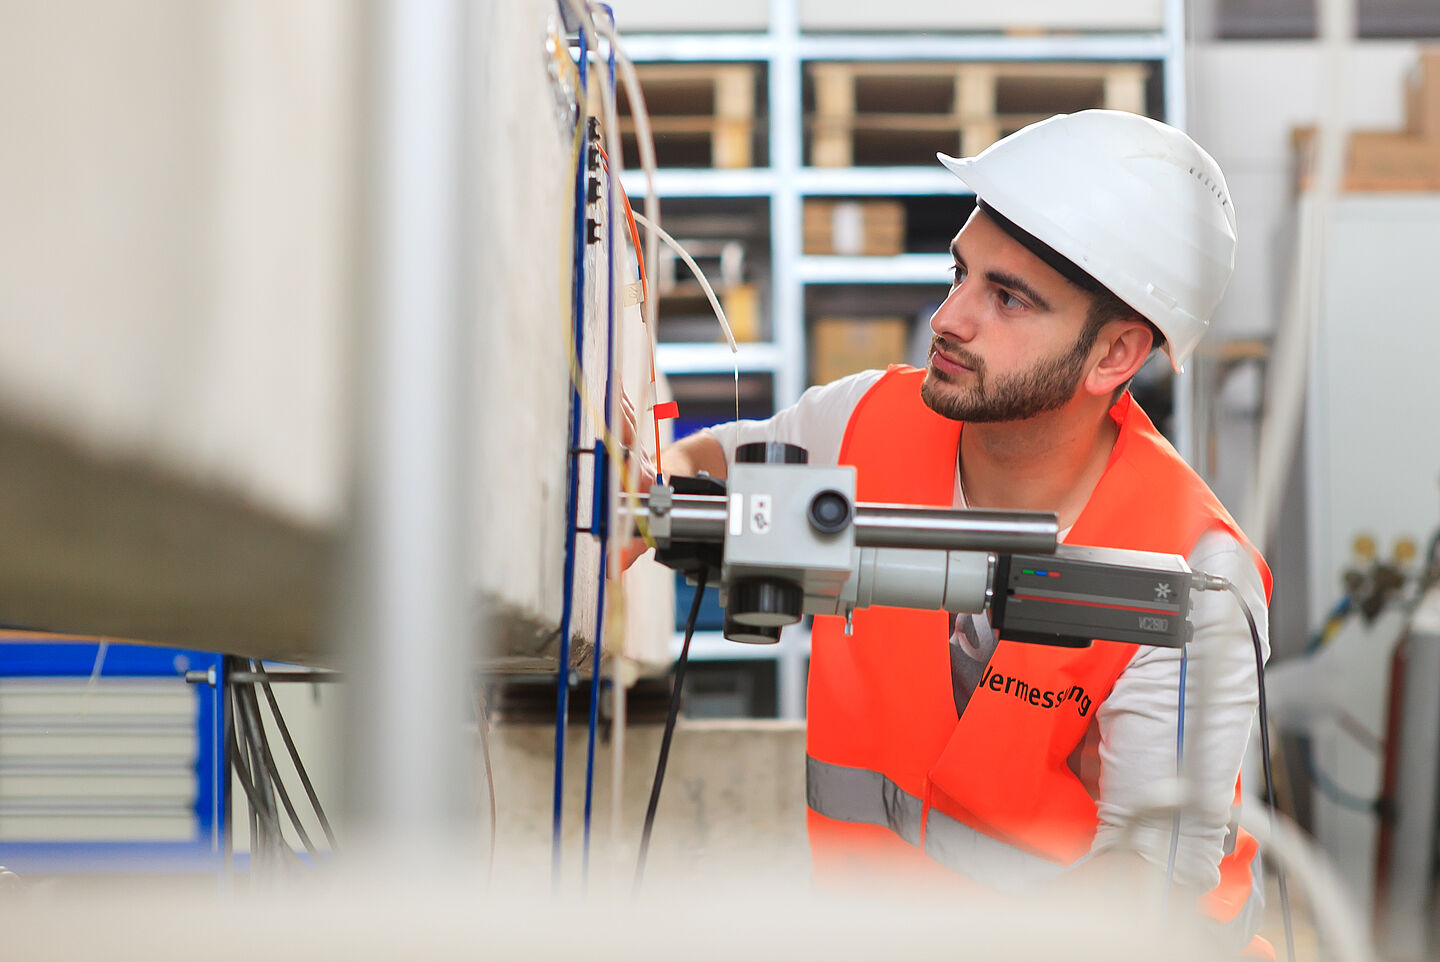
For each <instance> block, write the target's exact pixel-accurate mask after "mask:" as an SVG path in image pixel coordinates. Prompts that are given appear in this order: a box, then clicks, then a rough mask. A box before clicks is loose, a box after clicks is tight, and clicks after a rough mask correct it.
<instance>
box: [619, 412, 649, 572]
mask: <svg viewBox="0 0 1440 962" xmlns="http://www.w3.org/2000/svg"><path fill="white" fill-rule="evenodd" d="M638 436H639V422H638V420H637V418H636V417H635V405H634V404H632V403H631V402H630V397H629V395H627V394H626V393H625V389H624V388H621V389H620V448H621V450H622V451H623V452H624V457H625V474H624V476H623V477H622V478H621V479H620V497H622V498H624V497H626V496H627V485H630V484H631V479H632V478H633V479H635V480H634V491H635V493H636V494H647V493H649V491H650V486H651V485H652V484H654V483H655V464H654V462H653V461H651V460H650V455H649V453H647V452H646V450H645V448H644V446H643V445H639V444H636V443H635V439H636V438H637V437H638ZM632 462H633V463H632ZM648 550H650V546H649V545H647V544H646V543H645V539H644V538H641V537H639V536H638V535H637V536H636V537H633V538H631V539H630V540H629V541H628V542H627V543H626V544H625V545H624V546H622V547H621V549H620V570H621V571H625V570H627V569H629V567H630V566H631V565H632V564H634V563H635V559H636V558H639V557H640V556H641V555H642V554H644V553H645V552H646V551H648Z"/></svg>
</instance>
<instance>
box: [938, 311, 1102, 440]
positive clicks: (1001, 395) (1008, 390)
mask: <svg viewBox="0 0 1440 962" xmlns="http://www.w3.org/2000/svg"><path fill="white" fill-rule="evenodd" d="M1098 333H1099V332H1098V331H1092V330H1090V329H1089V325H1086V330H1084V331H1082V332H1081V334H1080V337H1079V338H1078V339H1077V340H1076V341H1075V344H1074V345H1073V346H1072V347H1071V348H1070V349H1069V350H1068V351H1066V352H1064V353H1063V354H1060V355H1058V356H1056V357H1050V358H1046V359H1044V360H1042V361H1038V362H1037V363H1035V364H1034V365H1032V366H1031V367H1030V368H1029V369H1028V370H1025V371H1021V372H1019V373H1017V374H1010V375H1006V376H1004V377H997V378H993V379H991V378H988V377H987V375H986V371H985V362H984V361H983V360H981V359H980V358H979V357H978V356H976V355H974V354H971V353H970V352H969V351H967V350H965V349H964V348H962V347H960V346H959V345H957V344H954V343H953V342H950V341H947V340H946V339H945V338H944V337H942V336H940V335H936V336H935V338H934V339H933V340H932V341H931V342H930V350H931V352H932V353H933V352H934V351H935V350H936V348H937V347H942V346H943V347H944V348H945V353H946V355H947V356H949V357H952V358H956V359H957V360H959V362H960V363H961V364H964V365H965V366H966V367H968V368H970V370H971V371H973V372H974V373H973V375H971V376H972V377H973V378H974V382H975V383H974V385H973V386H971V387H968V388H964V387H960V386H959V384H958V382H957V379H956V378H955V377H954V376H952V375H950V374H947V373H946V372H944V371H942V370H940V369H939V368H937V367H936V366H935V364H934V362H933V361H932V362H931V363H930V365H929V366H928V369H927V370H926V372H925V381H924V383H923V384H921V385H920V397H921V398H923V399H924V401H925V403H926V404H928V405H929V406H930V408H931V410H933V411H934V412H935V413H936V414H939V415H940V416H942V417H946V418H949V419H950V420H952V421H971V422H995V421H1024V420H1027V419H1029V418H1033V417H1038V416H1040V415H1042V414H1047V413H1049V412H1050V411H1054V410H1057V409H1058V408H1061V407H1063V406H1064V405H1065V404H1066V403H1067V402H1068V401H1069V400H1070V399H1071V398H1072V397H1074V396H1075V388H1076V387H1077V386H1078V385H1079V383H1080V378H1081V376H1082V375H1083V374H1084V372H1085V362H1086V360H1087V359H1088V358H1089V356H1090V349H1091V348H1092V347H1094V346H1095V339H1096V335H1097V334H1098Z"/></svg>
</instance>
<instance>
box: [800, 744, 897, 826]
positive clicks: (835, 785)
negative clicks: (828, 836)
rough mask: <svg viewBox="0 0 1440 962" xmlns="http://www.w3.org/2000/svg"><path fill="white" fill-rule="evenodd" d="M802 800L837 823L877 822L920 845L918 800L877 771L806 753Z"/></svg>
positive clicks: (871, 823) (870, 823) (876, 823)
mask: <svg viewBox="0 0 1440 962" xmlns="http://www.w3.org/2000/svg"><path fill="white" fill-rule="evenodd" d="M805 803H806V804H807V805H809V806H810V808H811V809H812V810H813V811H815V812H816V813H817V814H820V815H824V816H825V817H826V818H833V819H835V821H837V822H855V823H857V824H860V825H879V826H881V827H883V828H888V829H890V831H892V832H894V833H895V834H896V835H899V836H900V837H901V838H903V839H904V840H905V841H907V842H909V843H910V844H911V845H919V844H920V813H921V812H922V811H923V810H924V806H923V805H921V803H920V799H918V798H916V797H915V796H914V795H911V794H910V793H909V792H906V791H904V790H902V789H901V788H900V786H899V785H896V784H895V783H894V782H892V781H891V780H890V779H888V778H886V777H885V776H884V775H882V774H880V773H879V772H874V771H871V770H870V769H868V768H849V767H847V766H845V765H832V764H830V763H829V762H822V761H817V760H816V759H813V758H811V757H810V756H808V755H807V756H805Z"/></svg>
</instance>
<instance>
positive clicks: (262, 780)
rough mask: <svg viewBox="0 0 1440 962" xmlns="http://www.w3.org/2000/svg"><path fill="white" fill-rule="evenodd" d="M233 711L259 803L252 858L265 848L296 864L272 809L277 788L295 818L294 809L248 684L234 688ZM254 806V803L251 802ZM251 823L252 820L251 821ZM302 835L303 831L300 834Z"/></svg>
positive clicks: (252, 691)
mask: <svg viewBox="0 0 1440 962" xmlns="http://www.w3.org/2000/svg"><path fill="white" fill-rule="evenodd" d="M234 703H235V705H236V711H237V713H238V718H239V721H240V723H241V724H240V729H241V731H242V733H243V734H244V736H245V742H246V748H247V750H248V752H249V755H250V759H249V772H250V777H251V780H252V782H253V784H254V787H255V790H256V791H255V794H256V795H257V796H258V800H259V802H260V810H259V812H258V813H256V812H254V811H253V807H252V816H256V817H258V822H259V825H258V829H257V830H256V831H255V834H254V835H252V836H251V839H252V853H251V855H252V858H253V857H254V850H255V849H256V848H257V845H256V843H258V848H259V850H260V851H262V852H263V851H264V849H265V847H266V846H268V847H269V848H271V849H273V850H274V851H273V853H271V854H275V855H278V856H279V857H280V858H281V859H282V860H283V859H284V858H286V857H288V858H289V859H290V860H292V861H293V862H294V863H296V864H298V863H299V861H300V859H299V856H297V855H296V854H295V852H294V850H293V849H291V848H290V845H289V843H287V842H286V841H285V832H284V829H283V828H282V826H281V824H280V813H279V810H278V809H277V808H276V807H275V794H276V788H277V786H278V788H279V792H280V794H281V797H282V800H283V801H284V802H285V807H286V810H287V812H289V813H290V814H291V817H292V818H293V817H294V811H295V810H294V807H293V806H291V804H290V800H289V796H288V795H286V793H285V786H284V785H283V784H279V783H278V773H276V770H275V760H274V758H273V757H271V756H270V748H269V743H268V741H267V740H266V738H265V730H264V728H263V727H261V724H260V709H259V702H258V701H257V700H256V699H255V690H254V688H253V687H252V686H250V685H247V684H243V683H242V684H237V685H236V686H235V698H234ZM252 806H253V800H252ZM252 821H254V819H252ZM302 834H303V830H302Z"/></svg>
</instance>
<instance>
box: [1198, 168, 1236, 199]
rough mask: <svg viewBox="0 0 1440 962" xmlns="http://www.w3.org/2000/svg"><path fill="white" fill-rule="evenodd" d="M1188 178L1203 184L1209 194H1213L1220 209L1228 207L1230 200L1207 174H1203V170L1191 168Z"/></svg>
mask: <svg viewBox="0 0 1440 962" xmlns="http://www.w3.org/2000/svg"><path fill="white" fill-rule="evenodd" d="M1190 176H1191V177H1194V178H1195V179H1196V180H1198V181H1200V183H1202V184H1204V185H1205V186H1206V187H1207V188H1208V189H1209V191H1210V193H1212V194H1214V195H1215V197H1216V199H1218V200H1219V201H1220V206H1221V207H1228V206H1229V205H1230V198H1228V197H1226V196H1225V193H1224V191H1222V190H1221V189H1220V185H1219V184H1217V183H1215V181H1214V179H1213V178H1212V177H1211V176H1210V175H1209V174H1207V173H1205V172H1204V171H1203V170H1199V169H1197V168H1194V167H1191V168H1190Z"/></svg>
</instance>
